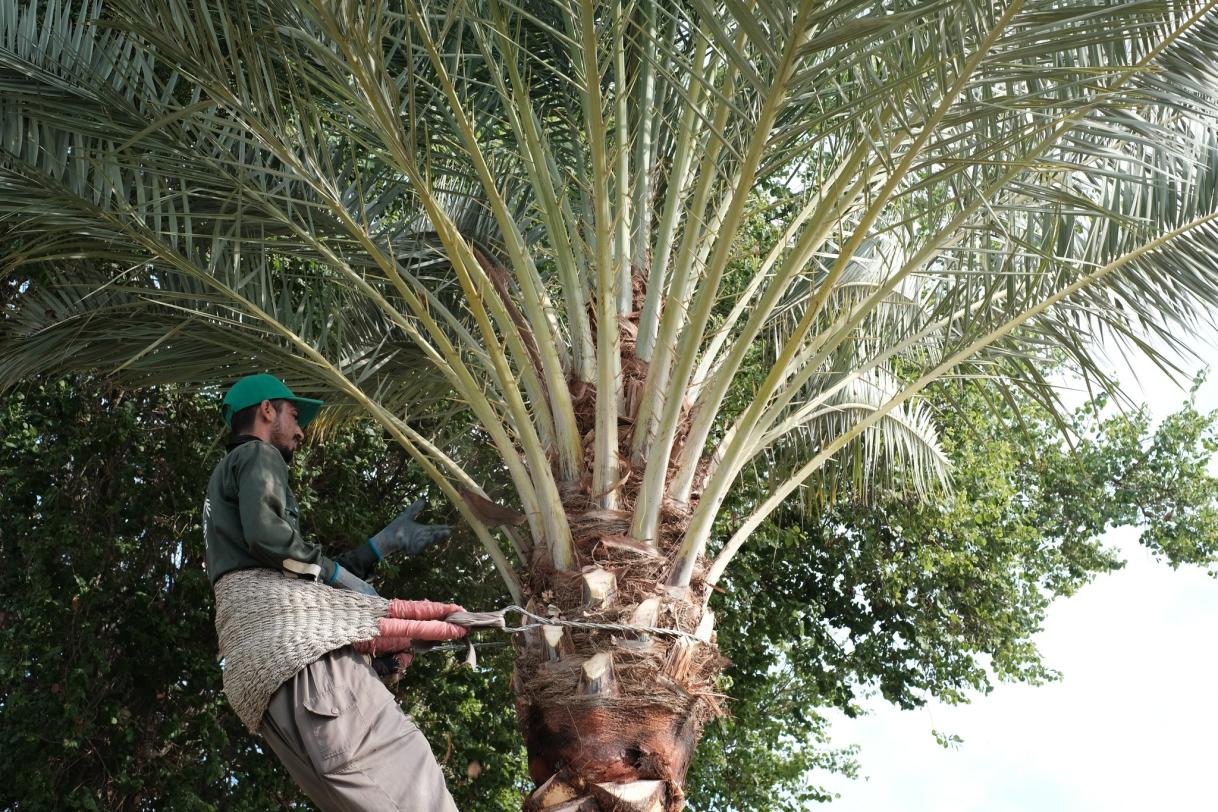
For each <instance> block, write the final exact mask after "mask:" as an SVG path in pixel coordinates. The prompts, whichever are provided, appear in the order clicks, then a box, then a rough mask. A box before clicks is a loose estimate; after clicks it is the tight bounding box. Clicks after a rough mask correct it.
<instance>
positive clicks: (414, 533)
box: [203, 375, 465, 810]
mask: <svg viewBox="0 0 1218 812" xmlns="http://www.w3.org/2000/svg"><path fill="white" fill-rule="evenodd" d="M321 405H322V402H321V401H319V400H313V399H310V398H301V397H297V396H296V395H295V394H294V393H293V392H292V391H291V390H290V389H289V388H288V387H287V386H286V385H285V384H284V383H283V382H282V381H280V380H279V379H277V378H275V377H273V376H271V375H250V376H247V377H245V378H242V379H241V380H239V381H237V383H236V384H234V385H233V387H232V389H231V390H230V391H229V393H228V395H227V396H226V397H225V399H224V418H225V420H226V422H227V423H228V425H229V428H230V429H231V430H232V434H233V436H232V440H231V441H230V444H229V452H228V454H227V455H226V456H225V457H224V459H223V460H222V461H221V462H220V463H219V464H218V465H217V466H216V468H215V470H214V471H213V472H212V476H211V480H210V481H209V482H208V486H207V498H206V501H205V502H204V507H203V532H204V535H205V536H206V539H207V570H208V577H209V578H210V580H211V583H212V586H213V587H214V588H215V592H216V629H217V633H218V634H219V638H220V654H221V656H222V657H223V658H224V659H225V674H224V688H225V694H226V695H227V696H228V698H229V702H230V703H231V704H232V705H233V707H234V709H235V710H236V711H237V714H238V715H239V716H240V717H241V719H242V721H243V722H244V723H245V724H246V726H247V727H248V728H249V729H250V730H251V731H252V732H255V733H261V734H262V736H263V737H264V738H265V739H266V741H267V743H268V744H269V745H270V746H271V749H272V750H274V751H275V754H276V755H278V756H279V759H280V761H281V762H283V765H284V766H285V767H286V768H287V770H288V772H289V773H290V774H291V775H292V777H293V779H295V781H296V782H297V783H298V784H300V786H301V788H303V789H304V791H305V792H306V793H307V794H308V795H309V797H310V798H312V799H313V801H314V802H315V803H316V804H317V805H318V806H319V807H321V808H322V809H324V810H348V809H353V810H367V809H394V810H396V809H418V810H455V809H456V806H455V804H454V803H453V800H452V797H451V796H450V795H449V792H448V788H447V787H446V786H445V783H444V776H443V773H442V772H441V770H440V766H439V764H437V763H436V759H435V756H434V755H433V754H432V752H431V748H430V747H429V745H428V743H427V740H426V739H424V737H423V734H422V733H420V732H419V730H418V728H417V727H416V726H415V725H414V722H412V721H411V720H410V719H409V718H408V717H407V716H406V715H405V714H404V713H402V711H401V708H399V707H398V705H397V702H396V701H395V700H394V697H393V694H391V693H390V692H389V691H388V690H387V689H386V688H385V686H384V685H383V684H382V683H381V681H380V679H379V678H378V675H383V676H392V675H394V674H396V673H397V672H400V671H401V669H403V668H405V666H406V665H408V664H409V661H410V655H409V654H408V653H406V651H407V649H408V648H409V646H410V643H411V641H412V640H415V639H418V640H449V639H453V638H456V637H461V636H463V635H464V634H465V629H464V628H463V627H461V626H457V625H454V624H452V623H446V622H444V621H443V620H440V618H442V617H445V616H447V615H451V614H452V613H453V612H459V611H462V610H461V607H460V606H457V605H455V604H437V603H431V602H429V601H393V602H392V603H391V604H390V606H389V607H380V606H378V602H380V603H385V602H383V601H380V599H379V598H378V597H377V593H376V590H375V589H373V588H372V586H371V585H370V584H369V583H368V582H367V581H366V580H365V579H366V578H368V577H369V575H370V574H371V572H372V570H373V569H374V568H375V567H376V565H377V563H379V562H380V560H381V559H382V558H383V557H384V556H386V555H391V554H392V553H394V552H397V551H405V552H406V553H407V554H408V555H417V554H419V553H420V552H422V551H423V550H424V549H425V548H426V547H427V546H429V545H430V544H433V543H435V542H437V541H441V540H443V539H444V538H447V537H448V533H449V528H448V527H447V526H445V525H436V526H429V525H421V524H418V523H416V522H415V521H414V518H415V516H417V515H418V513H419V511H420V510H421V509H422V504H423V503H422V501H421V500H420V501H418V502H415V503H414V504H412V505H411V506H410V507H408V508H407V509H406V510H405V511H404V512H403V513H402V514H401V515H400V516H398V518H396V519H395V520H394V521H393V522H391V523H390V524H389V526H388V527H386V528H385V529H384V530H382V531H381V532H380V533H378V534H376V535H375V536H373V537H372V538H370V539H369V540H368V542H367V544H364V545H361V546H360V547H357V548H356V549H354V550H351V551H349V552H347V553H344V554H343V555H341V556H339V557H338V558H337V559H330V558H327V557H326V556H325V555H323V554H322V550H321V547H320V546H319V545H318V544H316V543H315V542H311V541H307V540H306V539H305V538H304V537H303V536H302V535H301V533H300V525H299V509H298V506H297V503H296V499H295V497H294V496H293V495H292V491H291V489H290V488H289V486H288V465H287V464H288V463H289V462H290V461H291V459H292V454H293V452H294V451H295V450H296V448H297V447H298V446H299V445H300V443H301V442H302V441H303V440H304V428H305V426H307V425H308V424H309V423H310V422H311V421H312V420H313V418H314V417H316V415H317V412H318V410H319V409H320V408H321ZM302 579H307V580H302ZM319 583H320V584H325V585H328V587H334V588H335V589H339V590H345V592H336V591H335V590H334V589H330V588H328V587H327V586H319ZM355 596H366V597H365V599H363V600H361V599H360V598H356V597H355ZM378 610H379V611H378ZM378 614H390V615H393V616H394V620H396V621H397V622H396V624H393V623H392V621H391V625H388V626H386V625H384V624H383V623H380V624H378V618H377V615H378ZM272 621H275V622H272ZM374 637H375V638H377V644H375V645H374V644H372V643H371V638H374ZM349 643H357V644H358V645H357V646H356V647H357V648H359V649H361V650H362V651H356V650H355V648H352V647H351V646H349V645H347V644H349ZM378 650H379V651H387V652H388V653H387V654H384V655H382V656H381V657H378V658H377V660H376V667H374V663H373V661H372V660H371V659H370V658H369V657H368V656H367V655H366V654H365V653H362V652H371V653H376V652H377V651H378Z"/></svg>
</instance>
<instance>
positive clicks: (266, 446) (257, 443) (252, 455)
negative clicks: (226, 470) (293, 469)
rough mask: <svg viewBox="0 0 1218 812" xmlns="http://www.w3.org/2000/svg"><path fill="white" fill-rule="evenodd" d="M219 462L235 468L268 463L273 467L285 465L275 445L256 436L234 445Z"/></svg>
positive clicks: (283, 466) (284, 466)
mask: <svg viewBox="0 0 1218 812" xmlns="http://www.w3.org/2000/svg"><path fill="white" fill-rule="evenodd" d="M220 464H221V465H222V466H229V467H234V468H237V469H241V468H244V467H246V466H249V465H270V466H273V467H275V468H286V467H287V464H286V463H284V461H283V456H282V455H281V454H280V453H279V450H278V449H276V448H275V446H273V445H271V444H270V443H267V442H264V441H262V440H259V439H256V438H255V439H250V440H246V441H245V442H243V443H241V444H240V445H238V446H234V447H233V448H232V449H231V450H230V451H229V452H228V456H226V457H225V458H224V460H223V461H222V462H221V463H220Z"/></svg>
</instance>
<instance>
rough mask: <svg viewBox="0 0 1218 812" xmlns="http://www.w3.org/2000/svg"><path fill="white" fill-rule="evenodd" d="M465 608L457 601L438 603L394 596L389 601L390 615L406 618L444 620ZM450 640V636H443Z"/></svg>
mask: <svg viewBox="0 0 1218 812" xmlns="http://www.w3.org/2000/svg"><path fill="white" fill-rule="evenodd" d="M464 611H465V609H464V608H463V607H461V606H459V605H457V604H455V603H436V602H435V601H404V600H401V599H400V598H394V599H393V600H391V601H389V617H394V618H402V619H405V620H443V619H444V618H446V617H448V616H449V615H451V614H452V613H454V612H464ZM442 639H445V640H448V639H450V638H447V637H445V638H442Z"/></svg>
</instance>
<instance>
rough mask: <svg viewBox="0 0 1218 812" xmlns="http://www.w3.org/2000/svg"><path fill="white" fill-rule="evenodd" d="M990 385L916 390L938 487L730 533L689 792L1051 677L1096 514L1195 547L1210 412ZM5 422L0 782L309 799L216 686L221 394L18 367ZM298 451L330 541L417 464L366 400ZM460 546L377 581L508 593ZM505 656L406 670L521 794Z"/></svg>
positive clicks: (477, 806)
mask: <svg viewBox="0 0 1218 812" xmlns="http://www.w3.org/2000/svg"><path fill="white" fill-rule="evenodd" d="M988 394H989V392H988V390H987V389H986V388H985V386H984V385H983V384H980V383H977V382H969V383H963V382H961V383H952V384H947V385H945V386H944V387H943V388H941V389H940V390H938V391H937V392H936V393H935V395H934V397H938V398H948V397H950V398H953V399H955V400H956V401H957V402H958V403H964V404H966V406H967V408H965V409H963V410H959V411H951V412H944V414H943V418H944V420H945V421H946V422H945V431H944V437H945V444H946V447H947V449H948V451H949V453H950V454H951V456H952V458H953V460H954V461H955V464H956V473H955V477H956V481H955V486H956V491H955V493H954V495H953V496H951V497H950V498H948V499H945V500H942V501H940V502H937V503H935V504H930V505H926V504H920V503H919V502H917V500H914V499H912V498H905V497H904V496H903V495H901V494H895V493H894V494H889V495H888V496H887V497H885V498H882V499H879V500H876V501H873V502H871V503H861V502H857V501H852V500H849V499H844V500H839V501H838V502H836V503H833V504H831V505H830V506H828V507H826V508H825V509H824V510H823V511H821V513H820V515H819V518H818V519H817V520H815V521H808V520H807V519H803V518H801V516H802V515H803V512H802V511H800V510H796V509H794V508H792V509H791V510H790V511H786V512H784V513H780V514H776V515H775V517H774V518H773V519H772V521H770V522H769V523H768V524H767V525H766V526H765V527H764V528H763V530H762V531H761V532H760V533H759V534H758V536H757V538H755V539H754V541H753V543H752V545H751V546H750V547H746V551H745V553H744V554H743V555H742V556H741V557H740V559H738V561H737V563H736V565H735V568H734V570H733V572H732V573H731V577H730V579H729V580H728V581H726V582H725V584H724V589H723V592H722V594H720V595H718V596H717V598H716V601H715V609H716V611H717V613H718V615H719V622H718V628H719V642H720V645H721V647H722V649H723V651H724V653H725V654H726V656H728V657H729V658H730V659H731V660H732V663H733V665H732V667H731V668H729V670H728V672H727V676H726V679H725V681H724V686H723V691H724V693H726V694H728V695H730V696H731V698H732V701H731V704H730V709H731V715H730V716H728V717H726V718H724V719H722V720H720V721H719V722H716V723H714V724H713V725H712V726H711V728H710V729H709V730H708V733H707V736H706V737H705V738H704V740H703V742H702V744H701V746H700V748H699V751H698V754H697V758H696V761H695V763H694V765H693V768H692V771H691V775H690V782H689V786H688V792H689V797H690V801H691V807H692V808H693V809H697V810H710V809H714V810H728V809H747V810H766V809H775V810H776V809H790V808H795V807H805V806H808V805H810V804H812V803H814V802H816V801H820V800H826V799H827V795H826V793H825V792H824V791H823V790H821V789H820V788H819V787H818V786H817V783H816V781H817V778H816V776H817V774H818V771H819V772H820V774H822V775H823V771H840V772H846V773H852V772H853V771H854V769H855V762H854V757H855V754H854V753H852V752H849V751H842V750H838V749H835V748H834V747H833V746H832V744H831V742H830V741H829V738H828V729H827V723H826V722H825V720H824V718H823V717H822V716H821V715H820V713H819V712H818V711H819V710H820V709H823V708H826V707H836V708H841V709H844V710H846V711H847V713H856V712H857V710H858V700H859V699H860V698H861V697H862V696H864V695H865V694H867V693H869V692H872V691H877V690H878V691H879V692H880V693H881V694H882V695H883V696H884V697H885V698H886V699H888V700H889V701H892V702H895V703H898V704H899V705H901V706H903V707H913V706H916V705H918V704H920V703H922V702H924V701H925V700H926V699H928V698H930V697H937V698H940V699H944V700H947V701H964V700H966V698H967V697H968V696H970V695H973V694H975V693H977V692H982V693H984V692H985V691H987V690H988V689H989V687H990V685H991V680H992V679H994V678H998V679H1010V680H1022V681H1028V682H1038V681H1043V680H1045V679H1051V678H1052V677H1053V676H1054V673H1053V671H1052V670H1051V668H1050V667H1049V665H1048V664H1045V663H1042V662H1041V660H1040V658H1039V656H1038V653H1037V651H1036V649H1035V647H1034V646H1033V644H1032V642H1031V636H1032V635H1033V634H1034V633H1035V632H1036V631H1037V629H1038V628H1039V626H1040V623H1041V622H1042V620H1043V617H1044V611H1045V608H1046V607H1047V606H1048V604H1049V602H1050V601H1051V600H1052V599H1054V598H1055V597H1058V596H1063V595H1069V594H1071V593H1072V592H1073V591H1075V590H1076V589H1077V588H1078V587H1079V586H1081V585H1082V584H1084V583H1086V582H1087V581H1088V580H1090V579H1091V578H1093V577H1095V576H1096V575H1097V574H1099V573H1103V572H1107V571H1110V570H1112V569H1115V568H1117V567H1119V566H1120V562H1119V561H1118V560H1116V559H1115V558H1114V557H1113V555H1112V554H1111V553H1110V552H1108V551H1106V550H1105V549H1104V548H1103V546H1102V544H1101V543H1100V541H1099V536H1100V534H1102V533H1103V531H1104V530H1105V529H1107V528H1109V527H1112V526H1116V525H1121V524H1139V525H1142V526H1143V527H1144V528H1145V529H1144V531H1143V534H1142V541H1143V543H1144V544H1146V545H1147V546H1148V547H1149V548H1151V549H1152V550H1153V551H1154V552H1155V553H1156V555H1157V556H1159V557H1160V558H1161V559H1163V560H1164V561H1165V562H1167V563H1169V564H1170V565H1172V566H1179V565H1182V564H1202V565H1210V566H1212V565H1213V563H1214V558H1215V551H1216V550H1218V510H1216V509H1215V503H1216V501H1218V486H1216V483H1215V480H1214V479H1213V478H1212V477H1211V476H1209V474H1208V473H1207V470H1206V467H1207V465H1208V462H1209V460H1210V459H1211V458H1212V456H1213V454H1214V452H1215V450H1216V442H1215V425H1214V416H1213V415H1203V414H1199V413H1198V412H1197V411H1196V410H1195V409H1193V408H1192V407H1191V406H1186V407H1185V408H1183V409H1182V410H1181V411H1180V412H1178V413H1177V414H1175V415H1173V416H1171V417H1170V418H1168V419H1167V420H1166V421H1165V422H1164V423H1163V424H1162V425H1161V426H1159V427H1158V428H1157V430H1155V431H1152V430H1151V426H1150V422H1149V419H1148V417H1147V415H1146V414H1145V413H1140V412H1138V413H1133V414H1131V415H1128V416H1123V417H1120V416H1119V417H1102V416H1101V412H1100V408H1101V407H1102V405H1103V404H1102V403H1097V404H1093V405H1091V406H1088V407H1087V408H1085V409H1083V410H1081V411H1080V412H1079V413H1078V414H1077V416H1076V424H1075V425H1074V426H1073V429H1074V432H1075V436H1076V440H1075V443H1074V446H1073V447H1072V448H1068V447H1066V446H1065V445H1063V444H1062V443H1061V441H1060V439H1059V438H1060V432H1059V429H1058V427H1057V426H1055V425H1054V424H1053V423H1052V421H1051V420H1050V419H1049V418H1048V416H1047V414H1045V413H1043V412H1040V411H1038V410H1037V408H1036V407H1035V405H1034V404H1032V403H1019V404H1014V405H1012V404H1004V403H1002V402H998V403H994V402H991V401H990V400H989V399H988V397H987V395H988ZM1014 406H1017V407H1018V410H1019V412H1020V416H1019V418H1018V419H1017V418H1016V416H1015V412H1014V410H1013V409H1014ZM0 438H2V439H0V481H2V483H3V487H0V516H3V522H2V523H0V555H2V556H3V560H4V562H5V567H4V568H3V570H2V571H0V808H5V809H15V810H41V809H47V810H50V809H56V810H57V809H155V810H195V809H199V810H202V809H239V810H269V809H282V808H308V805H307V803H306V802H305V801H304V800H303V799H302V798H301V796H300V794H299V793H298V792H297V790H296V789H295V788H294V786H293V785H292V784H291V783H290V781H289V780H288V779H287V777H286V775H285V774H284V773H283V772H282V770H280V769H279V767H278V765H277V764H276V762H275V761H274V758H273V757H272V756H270V755H269V754H267V753H264V752H262V750H261V748H260V746H259V743H258V740H257V739H255V738H253V737H251V736H249V735H248V734H246V733H245V731H244V730H243V729H242V728H241V726H240V724H239V722H238V721H237V719H236V717H235V715H234V714H233V713H232V712H231V710H230V709H229V708H228V707H227V705H226V703H225V701H224V699H223V696H222V694H221V693H220V671H219V668H218V666H217V664H216V662H215V649H216V644H215V634H214V630H213V627H212V601H211V591H210V588H209V587H208V584H207V579H206V576H205V574H204V572H203V569H202V561H203V541H202V534H201V530H200V526H199V507H200V503H201V494H202V493H203V490H204V485H205V482H206V478H207V476H208V475H209V473H210V470H211V467H212V465H213V464H214V462H215V461H216V460H218V459H219V458H220V456H221V455H222V454H223V453H224V449H223V437H222V434H221V428H220V423H219V421H218V418H217V414H216V398H215V397H214V396H213V397H208V396H191V395H186V394H181V393H177V392H173V391H167V390H139V391H132V390H120V389H114V388H112V387H109V386H107V385H105V384H103V383H99V382H97V381H95V380H91V379H84V378H77V379H68V380H57V381H52V382H48V383H46V384H44V385H41V386H33V385H31V386H27V387H25V388H24V389H23V390H21V391H17V392H15V393H12V394H10V396H9V397H8V398H7V399H6V400H5V402H4V404H3V405H2V406H0ZM294 475H295V488H296V491H297V495H298V497H299V499H300V501H301V504H302V509H303V510H302V512H303V515H304V521H305V523H306V531H307V532H308V533H310V534H311V535H312V536H313V537H315V538H317V539H320V540H324V541H327V542H333V545H332V546H334V547H335V549H340V548H343V547H346V546H347V545H350V544H353V543H357V542H358V541H361V540H362V539H363V538H364V537H366V536H367V535H368V534H369V533H371V532H373V531H375V530H376V529H379V527H381V526H382V525H383V524H384V522H386V521H387V520H388V519H389V518H391V517H392V516H393V515H394V514H395V513H396V511H398V510H399V509H400V508H401V506H402V505H403V504H404V503H405V502H406V501H407V500H409V499H410V498H412V497H413V496H415V495H417V494H418V493H420V492H425V490H426V486H425V485H424V484H423V483H422V481H421V479H419V478H418V476H417V472H416V471H415V470H414V468H413V467H412V466H411V465H410V464H409V463H408V461H407V460H405V458H404V457H403V455H402V454H401V453H400V452H399V451H398V450H396V449H395V448H394V447H392V446H388V445H387V444H386V443H385V442H384V440H383V438H382V437H381V435H380V433H379V431H377V430H376V429H374V428H371V427H370V426H369V425H368V424H365V423H353V424H346V425H331V426H329V427H327V428H326V429H325V430H324V431H323V432H322V433H321V435H320V436H319V437H317V438H315V439H314V441H313V442H311V443H310V444H309V447H308V448H307V451H306V452H305V453H303V454H302V455H300V456H299V458H298V462H297V463H295V465H294ZM746 485H747V487H742V488H740V489H739V490H738V491H737V492H736V494H735V499H736V500H737V504H736V505H734V506H729V508H728V510H726V511H725V515H726V516H728V517H730V516H731V514H732V512H733V511H734V510H737V509H743V508H744V507H746V506H747V504H748V503H749V502H750V501H752V500H755V499H756V498H758V496H759V495H760V494H761V493H762V492H763V491H764V490H765V488H766V472H765V470H764V469H758V470H757V471H755V472H754V475H753V476H752V477H751V478H749V479H748V482H747V483H746ZM432 507H433V510H432V512H431V514H430V516H431V518H433V519H435V520H443V519H446V518H450V517H448V516H446V515H445V514H444V508H443V506H442V505H440V504H438V503H437V504H433V506H432ZM482 558H483V557H482V554H481V553H480V550H479V548H478V546H477V545H476V542H475V541H474V540H473V539H472V538H470V537H468V536H466V535H465V534H463V533H462V532H461V531H460V530H458V532H457V533H456V534H455V535H454V537H453V538H452V539H451V540H450V542H448V543H447V544H446V545H444V546H443V547H441V548H440V549H438V550H436V551H433V552H429V554H428V556H426V557H424V558H422V559H415V560H408V561H402V562H397V563H396V564H395V565H394V566H391V567H389V568H387V569H385V570H384V571H383V572H382V573H381V576H380V582H379V588H380V590H381V592H382V593H383V594H391V595H398V596H404V597H430V598H436V599H445V600H446V599H452V600H456V601H458V602H461V603H463V604H464V605H466V606H469V607H471V608H474V607H476V608H491V607H494V606H500V605H503V604H504V603H505V602H506V600H507V599H506V596H505V595H504V594H503V593H502V587H501V585H500V582H499V580H498V579H497V578H495V577H494V576H493V573H492V570H491V567H490V565H489V563H488V562H486V561H484V560H482ZM510 673H511V664H510V653H509V651H508V650H507V649H484V650H483V652H482V656H481V667H480V668H479V669H477V670H475V671H470V670H468V669H464V668H462V667H460V666H458V665H457V663H456V662H455V660H454V659H453V658H452V657H451V655H447V654H434V655H426V656H421V657H419V658H418V659H417V660H416V663H415V665H414V666H412V667H411V669H410V670H409V671H408V672H407V675H406V677H405V678H404V679H403V680H402V682H401V683H400V684H399V686H398V689H397V690H398V693H399V698H400V699H401V701H402V702H403V705H404V706H405V707H406V708H407V709H408V710H409V712H410V713H412V714H413V715H414V716H415V718H416V719H417V721H418V722H419V723H420V726H421V727H422V728H423V730H424V731H425V733H426V734H427V736H428V738H429V740H430V741H431V743H432V746H433V748H434V749H435V751H436V753H437V756H438V757H439V758H440V760H441V762H442V763H443V765H444V768H445V770H446V773H447V774H448V779H449V785H450V787H451V788H452V791H453V794H454V796H455V798H456V800H457V803H458V806H459V807H460V808H461V809H463V810H488V811H489V810H500V809H511V808H518V806H519V803H520V798H521V792H522V791H523V790H524V789H525V788H526V773H525V770H524V759H523V748H522V745H521V741H520V738H519V736H518V734H517V733H516V730H515V718H514V711H513V705H512V700H511V696H510V692H509V681H510ZM864 757H865V754H864Z"/></svg>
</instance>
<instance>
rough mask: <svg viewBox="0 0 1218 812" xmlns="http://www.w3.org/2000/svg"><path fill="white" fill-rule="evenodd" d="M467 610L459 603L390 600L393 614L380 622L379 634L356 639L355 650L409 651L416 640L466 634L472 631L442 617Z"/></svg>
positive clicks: (390, 608)
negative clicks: (361, 639)
mask: <svg viewBox="0 0 1218 812" xmlns="http://www.w3.org/2000/svg"><path fill="white" fill-rule="evenodd" d="M464 611H465V610H464V609H463V608H461V607H460V606H459V605H457V604H455V603H436V602H435V601H405V600H400V599H396V598H395V599H394V600H391V601H390V602H389V616H388V617H383V618H381V619H380V621H379V622H378V623H377V628H378V634H377V636H376V637H374V638H373V639H371V640H364V641H361V642H358V643H356V644H355V650H356V651H362V652H364V653H366V654H387V653H390V652H395V651H407V650H408V649H409V648H410V647H411V644H412V643H413V642H414V641H415V640H427V641H440V640H456V639H457V638H458V637H464V636H465V635H466V634H468V631H467V630H466V629H465V627H464V626H457V625H455V624H453V623H445V622H444V621H443V620H441V618H444V617H447V616H448V615H451V614H455V613H457V612H464Z"/></svg>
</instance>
